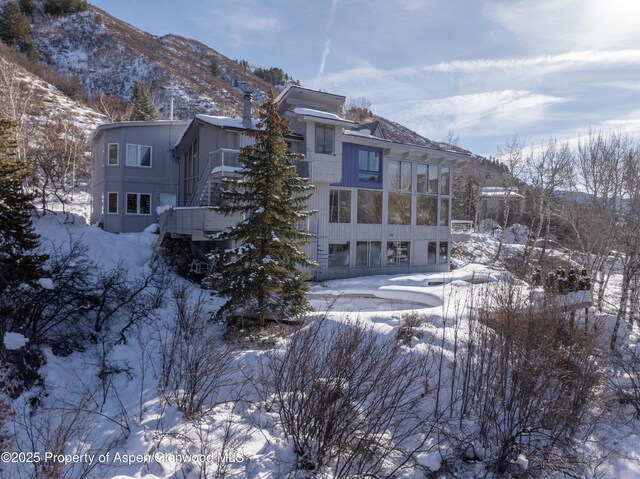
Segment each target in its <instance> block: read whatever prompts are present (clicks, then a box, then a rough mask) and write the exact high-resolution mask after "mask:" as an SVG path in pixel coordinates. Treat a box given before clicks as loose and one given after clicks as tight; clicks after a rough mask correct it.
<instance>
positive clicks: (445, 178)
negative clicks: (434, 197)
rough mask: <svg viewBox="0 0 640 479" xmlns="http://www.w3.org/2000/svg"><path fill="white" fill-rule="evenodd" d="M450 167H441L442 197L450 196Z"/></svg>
mask: <svg viewBox="0 0 640 479" xmlns="http://www.w3.org/2000/svg"><path fill="white" fill-rule="evenodd" d="M450 176H451V175H450V174H449V167H448V166H441V167H440V194H441V195H449V177H450Z"/></svg>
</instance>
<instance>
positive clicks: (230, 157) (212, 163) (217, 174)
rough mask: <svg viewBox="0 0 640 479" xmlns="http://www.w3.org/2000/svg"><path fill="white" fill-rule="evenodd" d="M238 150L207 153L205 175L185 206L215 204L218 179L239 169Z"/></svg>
mask: <svg viewBox="0 0 640 479" xmlns="http://www.w3.org/2000/svg"><path fill="white" fill-rule="evenodd" d="M239 157H240V150H234V149H231V148H218V149H217V150H215V151H211V152H210V153H209V158H208V159H207V162H206V164H205V166H204V169H203V170H201V171H204V172H205V173H204V174H203V175H202V176H201V177H200V179H199V180H198V185H197V187H196V191H195V193H194V194H193V196H191V200H190V201H189V204H188V205H187V206H191V207H193V206H213V205H215V204H217V202H216V198H215V196H216V189H217V187H216V185H219V184H220V181H219V180H220V178H222V177H223V176H227V175H229V174H233V173H234V172H235V171H236V170H237V169H239V168H241V165H240V161H239Z"/></svg>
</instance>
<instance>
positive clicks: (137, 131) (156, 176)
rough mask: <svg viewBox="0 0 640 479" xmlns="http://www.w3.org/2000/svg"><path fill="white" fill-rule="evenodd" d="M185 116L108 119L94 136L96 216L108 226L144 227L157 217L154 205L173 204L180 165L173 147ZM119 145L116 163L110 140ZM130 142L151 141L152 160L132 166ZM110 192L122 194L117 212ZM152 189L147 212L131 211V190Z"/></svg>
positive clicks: (122, 230)
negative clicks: (129, 162) (112, 208)
mask: <svg viewBox="0 0 640 479" xmlns="http://www.w3.org/2000/svg"><path fill="white" fill-rule="evenodd" d="M185 126H186V123H185V122H168V121H162V122H129V123H122V124H113V125H104V126H103V127H100V128H99V129H98V131H97V132H96V134H95V136H94V139H93V142H92V153H93V163H94V167H93V175H92V192H93V213H92V222H94V223H96V222H97V223H102V227H103V228H104V229H105V230H106V231H110V232H112V233H126V232H135V231H142V230H144V229H145V228H146V227H147V226H149V225H151V224H153V223H156V222H157V221H158V218H157V214H156V208H157V207H158V206H163V205H164V204H168V203H169V204H175V195H176V189H177V177H178V170H177V164H176V162H175V161H174V160H173V153H172V148H173V146H174V144H175V142H176V140H177V138H178V136H179V135H180V134H181V133H182V131H183V130H184V128H185ZM110 144H117V145H118V163H117V164H116V165H110V164H109V145H110ZM127 145H144V146H150V147H151V166H150V167H142V166H128V165H127ZM109 193H117V195H118V211H117V213H109V212H108V204H109V199H108V198H109ZM128 193H136V194H143V195H150V200H151V201H150V203H151V204H150V209H149V214H133V213H127V194H128Z"/></svg>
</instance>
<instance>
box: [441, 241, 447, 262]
mask: <svg viewBox="0 0 640 479" xmlns="http://www.w3.org/2000/svg"><path fill="white" fill-rule="evenodd" d="M448 262H449V243H447V242H446V241H441V242H440V263H448Z"/></svg>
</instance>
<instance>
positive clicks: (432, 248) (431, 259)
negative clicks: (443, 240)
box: [427, 241, 438, 264]
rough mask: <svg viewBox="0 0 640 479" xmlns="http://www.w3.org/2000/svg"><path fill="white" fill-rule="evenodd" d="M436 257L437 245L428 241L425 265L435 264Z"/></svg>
mask: <svg viewBox="0 0 640 479" xmlns="http://www.w3.org/2000/svg"><path fill="white" fill-rule="evenodd" d="M437 255H438V243H437V242H435V241H429V243H428V244H427V264H436V262H437V257H438V256H437Z"/></svg>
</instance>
